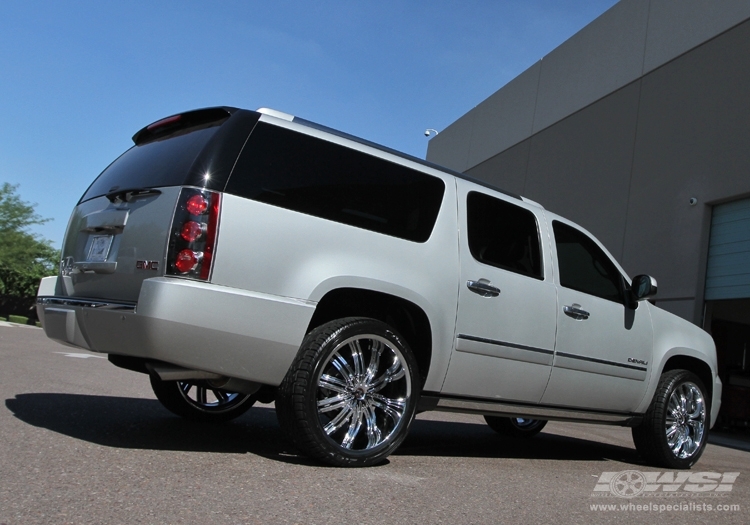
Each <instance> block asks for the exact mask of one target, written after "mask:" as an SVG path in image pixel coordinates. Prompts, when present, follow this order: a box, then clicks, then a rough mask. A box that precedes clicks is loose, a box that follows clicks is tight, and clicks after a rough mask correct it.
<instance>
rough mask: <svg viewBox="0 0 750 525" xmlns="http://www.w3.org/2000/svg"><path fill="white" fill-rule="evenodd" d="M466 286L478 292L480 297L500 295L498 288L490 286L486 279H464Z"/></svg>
mask: <svg viewBox="0 0 750 525" xmlns="http://www.w3.org/2000/svg"><path fill="white" fill-rule="evenodd" d="M466 287H467V288H468V289H469V290H471V291H472V292H474V293H478V294H479V295H481V296H482V297H497V296H498V295H500V288H497V287H495V286H492V284H491V283H490V282H489V281H488V280H487V279H479V280H478V281H466Z"/></svg>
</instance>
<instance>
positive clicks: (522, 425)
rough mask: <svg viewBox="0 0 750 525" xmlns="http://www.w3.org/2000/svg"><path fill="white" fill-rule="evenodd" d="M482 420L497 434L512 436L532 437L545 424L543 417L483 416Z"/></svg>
mask: <svg viewBox="0 0 750 525" xmlns="http://www.w3.org/2000/svg"><path fill="white" fill-rule="evenodd" d="M484 420H485V421H486V422H487V424H488V425H489V427H490V428H491V429H492V430H494V431H495V432H497V433H498V434H502V435H504V436H510V437H514V438H531V437H534V436H536V435H537V434H538V433H539V432H541V431H542V429H543V428H544V426H545V425H546V424H547V422H546V421H545V420H543V419H528V418H523V417H499V416H484Z"/></svg>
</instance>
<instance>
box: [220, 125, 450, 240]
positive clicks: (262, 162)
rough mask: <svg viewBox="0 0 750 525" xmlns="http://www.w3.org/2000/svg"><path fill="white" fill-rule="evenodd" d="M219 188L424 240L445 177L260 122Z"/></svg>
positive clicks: (304, 211) (309, 212)
mask: <svg viewBox="0 0 750 525" xmlns="http://www.w3.org/2000/svg"><path fill="white" fill-rule="evenodd" d="M226 191H227V192H228V193H232V194H234V195H239V196H241V197H246V198H250V199H253V200H256V201H260V202H265V203H267V204H272V205H274V206H280V207H282V208H287V209H290V210H294V211H298V212H301V213H306V214H308V215H314V216H316V217H321V218H323V219H329V220H332V221H336V222H341V223H344V224H348V225H351V226H356V227H359V228H365V229H368V230H372V231H375V232H379V233H384V234H386V235H391V236H394V237H399V238H402V239H407V240H410V241H416V242H424V241H426V240H427V239H428V238H429V237H430V234H431V233H432V228H433V226H434V225H435V220H436V218H437V214H438V212H439V211H440V204H441V202H442V199H443V192H444V191H445V185H444V183H443V181H442V180H441V179H439V178H437V177H432V176H430V175H427V174H425V173H422V172H420V171H416V170H412V169H410V168H407V167H404V166H401V165H400V164H395V163H393V162H389V161H386V160H383V159H381V158H378V157H373V156H370V155H368V154H365V153H362V152H360V151H357V150H353V149H350V148H347V147H344V146H340V145H338V144H334V143H332V142H328V141H325V140H321V139H318V138H315V137H310V136H308V135H304V134H302V133H297V132H294V131H290V130H287V129H284V128H280V127H277V126H272V125H269V124H263V123H259V124H258V125H257V126H256V128H255V130H254V131H253V133H252V135H251V136H250V140H249V141H248V144H247V145H246V147H245V149H244V150H243V152H242V155H241V156H240V159H239V161H238V164H237V167H236V168H235V170H234V171H233V173H232V176H231V178H230V179H229V183H228V184H227V188H226Z"/></svg>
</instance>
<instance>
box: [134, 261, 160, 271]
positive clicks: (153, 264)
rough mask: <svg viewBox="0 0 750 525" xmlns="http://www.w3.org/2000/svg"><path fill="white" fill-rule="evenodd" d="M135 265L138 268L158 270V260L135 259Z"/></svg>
mask: <svg viewBox="0 0 750 525" xmlns="http://www.w3.org/2000/svg"><path fill="white" fill-rule="evenodd" d="M135 267H136V269H138V270H158V269H159V261H135Z"/></svg>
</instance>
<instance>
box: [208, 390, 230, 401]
mask: <svg viewBox="0 0 750 525" xmlns="http://www.w3.org/2000/svg"><path fill="white" fill-rule="evenodd" d="M211 392H213V394H214V396H216V401H217V402H218V404H219V405H222V404H224V403H226V402H228V401H229V395H228V394H227V393H226V392H224V391H223V390H219V389H216V388H212V389H211Z"/></svg>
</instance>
